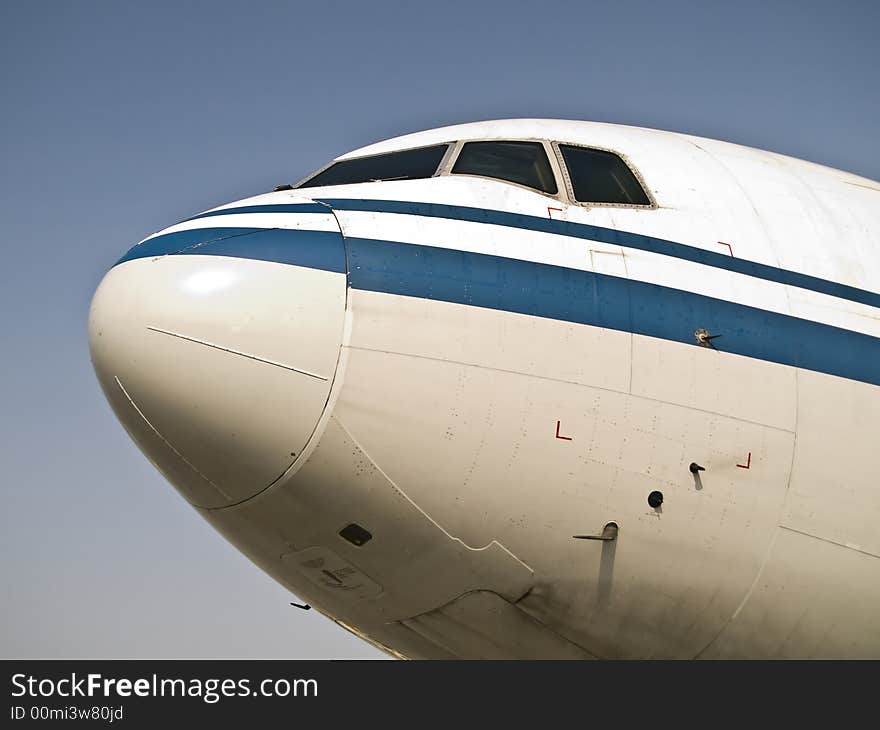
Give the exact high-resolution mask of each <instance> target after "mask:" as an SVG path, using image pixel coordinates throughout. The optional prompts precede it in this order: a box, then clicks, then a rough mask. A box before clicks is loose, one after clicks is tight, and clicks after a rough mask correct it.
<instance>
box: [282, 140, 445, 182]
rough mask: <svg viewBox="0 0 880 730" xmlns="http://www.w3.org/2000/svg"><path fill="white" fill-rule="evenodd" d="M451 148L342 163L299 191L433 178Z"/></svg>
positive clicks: (371, 156) (428, 148)
mask: <svg viewBox="0 0 880 730" xmlns="http://www.w3.org/2000/svg"><path fill="white" fill-rule="evenodd" d="M448 148H449V145H448V144H438V145H433V146H432V147H419V148H417V149H412V150H401V151H398V152H387V153H386V154H384V155H370V156H369V157H356V158H354V159H351V160H340V161H339V162H337V163H335V164H333V165H330V167H328V168H327V169H326V170H322V171H321V172H319V173H318V174H317V175H313V176H312V177H310V178H309V179H308V180H306V181H305V182H302V183H300V184H299V185H298V186H297V187H300V188H315V187H318V186H319V185H349V184H352V183H365V182H379V181H382V180H418V179H420V178H426V177H431V176H432V175H434V173H435V172H437V168H438V167H439V166H440V161H441V160H442V159H443V156H444V155H445V154H446V150H447V149H448Z"/></svg>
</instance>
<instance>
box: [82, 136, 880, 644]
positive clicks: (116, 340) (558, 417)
mask: <svg viewBox="0 0 880 730" xmlns="http://www.w3.org/2000/svg"><path fill="white" fill-rule="evenodd" d="M492 143H495V144H492ZM398 153H406V154H405V156H402V157H401V156H399V155H398ZM340 163H347V164H340ZM401 171H402V174H393V173H401ZM401 178H402V179H401ZM284 187H285V188H286V189H280V190H277V191H275V192H272V193H268V194H264V195H259V196H256V197H253V198H248V199H246V200H241V201H237V202H235V203H231V204H228V205H225V206H222V207H220V208H217V209H214V210H212V211H207V212H205V213H202V214H200V215H198V216H195V217H193V218H191V219H189V220H186V221H183V222H181V223H178V224H176V225H174V226H171V227H169V228H167V229H165V230H163V231H159V232H158V233H156V234H153V235H152V236H150V237H148V238H147V239H145V240H144V241H142V242H141V243H139V244H138V245H136V246H135V247H134V248H132V249H131V250H130V251H129V252H128V253H127V254H126V255H125V256H124V257H123V258H122V259H121V260H120V262H118V263H117V264H116V265H115V266H114V267H113V268H112V269H111V270H110V271H109V272H108V273H107V275H106V277H105V278H104V281H103V282H102V283H101V285H100V287H99V289H98V291H97V292H96V294H95V297H94V300H93V304H92V310H91V313H90V323H89V326H90V344H91V350H92V358H93V362H94V365H95V369H96V372H97V374H98V378H99V380H100V382H101V385H102V387H103V389H104V391H105V393H106V394H107V397H108V399H109V401H110V403H111V405H112V407H113V409H114V411H115V412H116V414H117V416H118V417H119V419H120V420H121V422H122V423H123V425H124V426H125V427H126V429H127V430H128V432H129V433H130V435H131V436H132V438H133V439H134V440H135V441H136V442H137V444H138V445H139V446H140V448H141V449H142V450H143V451H144V453H145V454H146V455H147V456H148V458H150V459H151V460H152V461H153V463H154V464H155V465H156V466H157V467H158V468H159V469H160V470H161V471H162V473H163V474H165V476H166V477H167V478H168V479H169V481H170V482H171V483H172V484H173V485H174V486H175V487H176V488H177V489H178V490H179V492H180V493H181V495H182V496H183V497H185V498H186V499H187V500H188V501H189V502H190V503H191V504H192V505H193V506H194V507H195V508H196V509H197V510H198V511H199V512H200V513H201V514H202V515H203V516H204V517H205V518H206V519H207V520H208V521H209V522H210V523H211V524H212V525H213V526H214V527H215V528H216V529H218V530H219V531H220V532H221V533H222V534H223V535H224V536H226V538H227V539H229V540H230V541H231V542H232V543H233V544H235V545H236V546H237V547H238V548H239V549H240V550H241V551H242V552H244V553H245V554H246V555H247V556H248V557H249V558H250V559H251V560H252V561H253V562H254V563H256V564H257V565H258V566H259V567H260V568H262V569H263V570H264V571H266V572H267V573H268V574H269V575H271V576H272V577H274V578H275V579H276V580H278V581H279V582H280V583H282V584H284V585H286V586H288V587H289V588H290V589H291V591H293V592H294V593H295V594H296V595H297V596H300V597H301V598H302V599H304V600H307V601H308V602H309V603H310V604H311V605H312V606H314V607H315V608H317V609H319V610H320V611H322V612H323V613H325V614H326V615H328V616H330V617H331V618H332V619H333V620H335V621H337V622H338V623H339V624H340V625H342V626H344V627H345V628H347V629H349V630H351V631H354V632H355V633H357V634H359V635H360V636H362V637H363V638H365V639H367V640H369V641H371V642H373V643H374V644H376V645H377V646H380V647H381V648H383V649H385V650H387V651H389V652H391V653H393V654H395V655H398V656H402V657H411V658H434V657H437V658H452V657H462V658H480V657H488V658H530V657H541V658H587V657H598V658H620V657H673V658H694V657H705V658H712V657H755V658H763V657H878V656H880V618H878V616H880V530H878V529H877V524H878V520H880V488H878V485H877V480H876V477H875V468H874V462H873V457H874V455H875V452H876V449H877V444H878V433H880V293H878V282H880V184H878V183H875V182H873V181H870V180H867V179H864V178H860V177H857V176H855V175H851V174H848V173H845V172H841V171H837V170H833V169H830V168H826V167H822V166H819V165H815V164H812V163H808V162H803V161H800V160H795V159H792V158H789V157H784V156H781V155H778V154H774V153H769V152H763V151H759V150H755V149H750V148H745V147H741V146H737V145H733V144H729V143H724V142H718V141H713V140H707V139H701V138H696V137H691V136H687V135H682V134H676V133H670V132H660V131H655V130H646V129H639V128H633V127H622V126H616V125H608V124H595V123H586V122H566V121H553V120H504V121H497V122H481V123H475V124H468V125H460V126H456V127H445V128H441V129H437V130H430V131H427V132H422V133H418V134H415V135H408V136H406V137H400V138H396V139H394V140H388V141H386V142H381V143H378V144H376V145H373V146H371V147H368V148H364V149H361V150H357V151H355V152H352V153H349V154H348V155H344V156H342V157H340V158H337V160H335V161H334V162H333V163H331V165H330V166H328V168H326V169H325V170H322V171H319V172H318V173H316V175H314V176H311V177H310V178H307V179H306V180H304V181H303V182H302V183H301V184H300V185H299V186H284ZM657 495H659V497H658V496H657ZM603 535H604V537H606V538H610V539H604V540H602V539H592V540H591V539H578V538H577V537H575V536H581V537H600V536H603Z"/></svg>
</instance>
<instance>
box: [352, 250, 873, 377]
mask: <svg viewBox="0 0 880 730" xmlns="http://www.w3.org/2000/svg"><path fill="white" fill-rule="evenodd" d="M346 241H347V244H348V247H349V261H350V266H351V271H350V274H349V276H350V280H351V285H352V287H354V288H357V289H365V290H368V291H379V292H387V293H390V294H401V295H404V296H411V297H421V298H423V299H433V300H438V301H444V302H454V303H456V304H466V305H470V306H476V307H486V308H489V309H497V310H502V311H506V312H518V313H520V314H528V315H532V316H535V317H547V318H550V319H557V320H563V321H567V322H577V323H579V324H587V325H593V326H596V327H607V328H609V329H614V330H619V331H622V332H633V333H635V334H640V335H647V336H649V337H657V338H661V339H664V340H671V341H673V342H682V343H686V344H690V345H693V346H694V347H697V346H698V345H697V344H696V343H695V340H694V331H695V330H696V329H697V328H699V327H705V328H706V329H708V330H709V331H710V332H711V333H712V334H721V335H722V337H721V338H719V339H717V340H716V341H715V343H716V345H717V347H718V349H719V350H722V351H724V352H729V353H733V354H737V355H745V356H747V357H753V358H757V359H759V360H767V361H769V362H775V363H779V364H781V365H790V366H792V367H799V368H805V369H807V370H815V371H817V372H822V373H828V374H830V375H838V376H840V377H843V378H849V379H851V380H859V381H862V382H865V383H872V384H874V385H880V339H877V338H874V337H870V336H868V335H864V334H861V333H858V332H850V331H849V330H844V329H839V328H837V327H831V326H829V325H825V324H819V323H817V322H811V321H809V320H805V319H799V318H797V317H791V316H789V315H785V314H777V313H775V312H767V311H765V310H762V309H757V308H755V307H748V306H744V305H741V304H735V303H732V302H727V301H724V300H721V299H714V298H711V297H706V296H702V295H699V294H693V293H691V292H685V291H680V290H677V289H670V288H669V287H664V286H658V285H656V284H646V283H643V282H637V281H630V280H627V279H622V278H618V277H614V276H607V275H604V274H595V273H592V272H588V271H579V270H575V269H566V268H563V267H559V266H550V265H547V264H536V263H532V262H528V261H521V260H518V259H507V258H502V257H498V256H487V255H484V254H476V253H470V252H466V251H457V250H450V249H442V248H430V247H426V246H417V245H410V244H401V243H392V242H389V241H376V240H372V239H363V238H347V239H346ZM584 357H590V353H584Z"/></svg>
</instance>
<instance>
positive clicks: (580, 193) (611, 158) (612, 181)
mask: <svg viewBox="0 0 880 730" xmlns="http://www.w3.org/2000/svg"><path fill="white" fill-rule="evenodd" d="M559 151H560V152H562V159H563V160H565V166H566V167H567V168H568V176H569V178H571V187H572V192H573V193H574V199H575V200H577V201H578V202H579V203H621V204H623V205H651V201H650V200H649V199H648V196H647V194H646V193H645V191H644V189H643V188H642V186H641V184H640V183H639V181H638V180H637V179H636V176H635V175H633V172H632V170H630V169H629V167H627V165H626V163H625V162H624V161H623V160H622V159H620V157H618V156H617V155H615V154H614V153H613V152H606V151H605V150H595V149H590V148H589V147H575V146H573V145H567V144H561V145H559Z"/></svg>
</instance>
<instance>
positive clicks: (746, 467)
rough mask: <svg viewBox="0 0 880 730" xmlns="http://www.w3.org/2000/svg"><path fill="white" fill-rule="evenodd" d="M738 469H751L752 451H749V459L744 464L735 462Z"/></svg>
mask: <svg viewBox="0 0 880 730" xmlns="http://www.w3.org/2000/svg"><path fill="white" fill-rule="evenodd" d="M737 466H738V467H739V468H740V469H751V468H752V452H751V451H750V452H749V459H748V461H747V462H746V463H745V464H737Z"/></svg>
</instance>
